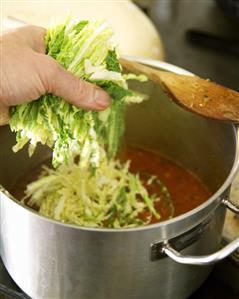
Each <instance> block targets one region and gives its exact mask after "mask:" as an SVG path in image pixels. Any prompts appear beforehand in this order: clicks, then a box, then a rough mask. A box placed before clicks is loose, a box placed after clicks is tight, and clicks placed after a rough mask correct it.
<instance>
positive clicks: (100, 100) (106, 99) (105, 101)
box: [94, 88, 111, 108]
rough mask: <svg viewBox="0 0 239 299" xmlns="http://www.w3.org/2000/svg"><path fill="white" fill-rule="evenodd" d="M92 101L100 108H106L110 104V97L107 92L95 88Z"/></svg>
mask: <svg viewBox="0 0 239 299" xmlns="http://www.w3.org/2000/svg"><path fill="white" fill-rule="evenodd" d="M94 101H95V102H96V105H97V106H99V107H100V108H106V107H108V106H109V105H110V102H111V99H110V96H109V95H108V93H106V92H105V91H103V90H101V89H98V88H96V89H95V94H94Z"/></svg>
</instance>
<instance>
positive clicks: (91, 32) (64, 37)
mask: <svg viewBox="0 0 239 299" xmlns="http://www.w3.org/2000/svg"><path fill="white" fill-rule="evenodd" d="M112 35H113V34H112V30H111V29H110V27H109V26H108V25H107V24H106V23H105V22H100V21H96V22H93V21H92V22H90V21H80V22H74V21H72V20H70V19H68V20H67V21H66V22H65V23H63V24H59V25H57V26H54V27H52V28H50V29H48V31H47V35H46V38H45V44H46V53H47V54H48V55H50V56H52V57H53V58H54V59H56V60H57V61H58V62H59V63H60V64H61V65H62V66H63V67H64V68H65V69H67V70H68V71H70V72H72V73H73V74H75V75H76V76H78V77H79V78H82V79H84V80H87V81H89V82H92V83H95V84H97V85H98V86H100V87H102V88H103V89H104V90H106V91H107V92H108V93H109V94H110V96H111V97H112V106H111V107H110V108H109V109H107V110H106V111H103V112H93V111H86V110H84V109H78V108H76V107H74V106H72V105H71V104H69V103H67V102H66V101H64V99H61V98H59V97H57V96H54V95H52V94H46V95H44V96H42V97H40V98H39V99H38V100H36V101H33V102H31V103H28V104H23V105H20V106H16V107H13V108H12V109H11V119H10V127H11V130H12V131H14V132H16V141H17V143H16V145H15V146H14V147H13V150H14V152H17V151H18V150H20V149H21V148H23V147H24V145H26V144H27V143H28V142H30V145H29V155H32V154H33V153H34V151H35V148H36V145H37V143H42V144H46V145H48V146H49V147H51V148H53V165H54V166H55V167H57V166H58V165H60V164H62V163H65V164H67V163H69V161H70V160H71V159H72V157H74V155H75V154H79V155H80V157H81V158H80V167H81V168H83V167H88V166H89V165H90V166H93V167H98V166H99V164H100V162H101V160H103V159H104V158H105V156H106V155H107V157H108V159H111V158H112V157H114V156H115V154H116V152H117V149H118V145H119V141H120V137H121V136H122V134H123V131H124V108H125V105H126V104H128V103H131V102H136V103H139V102H141V101H142V100H144V98H145V97H144V96H142V95H140V94H137V93H134V92H133V91H132V90H129V89H128V86H127V81H126V80H128V79H129V80H131V79H136V80H140V81H142V80H145V79H146V78H145V77H144V76H142V75H141V76H135V75H126V76H125V75H122V68H121V66H120V64H119V60H118V54H117V49H116V47H115V45H114V42H113V39H112Z"/></svg>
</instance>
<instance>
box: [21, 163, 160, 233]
mask: <svg viewBox="0 0 239 299" xmlns="http://www.w3.org/2000/svg"><path fill="white" fill-rule="evenodd" d="M153 180H154V178H152V179H151V180H150V181H148V184H149V185H150V184H152V182H153ZM157 200H160V198H159V197H157V196H150V197H149V195H148V192H147V190H146V189H145V187H144V186H143V184H142V182H141V181H140V178H139V176H138V175H135V174H132V173H131V172H130V171H129V162H127V163H125V164H121V163H120V162H119V161H114V160H112V161H109V162H108V161H107V160H105V161H104V162H103V163H102V164H101V166H100V167H99V168H97V169H95V172H94V174H92V172H91V171H90V170H89V169H81V168H79V167H78V165H76V164H75V163H72V164H70V165H61V166H59V167H58V168H57V169H49V168H46V167H45V170H44V171H43V173H42V175H41V177H40V178H39V179H38V180H37V181H35V182H33V183H31V184H29V185H28V186H27V189H26V198H25V200H24V201H25V202H26V203H27V205H29V206H31V207H36V208H37V209H38V210H39V212H40V214H42V215H45V216H48V217H50V218H53V219H56V220H60V221H62V222H65V223H71V224H76V225H81V226H88V227H108V228H120V227H133V226H138V225H144V224H148V223H150V221H151V218H152V216H155V217H156V218H157V219H159V218H160V215H159V213H158V212H157V211H156V210H155V208H154V203H155V201H157ZM145 211H146V212H147V217H146V218H143V219H142V217H141V218H140V214H141V213H143V212H145Z"/></svg>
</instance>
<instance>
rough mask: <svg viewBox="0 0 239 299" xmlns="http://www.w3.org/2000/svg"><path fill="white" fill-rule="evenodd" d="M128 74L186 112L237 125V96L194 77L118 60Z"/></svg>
mask: <svg viewBox="0 0 239 299" xmlns="http://www.w3.org/2000/svg"><path fill="white" fill-rule="evenodd" d="M120 63H121V65H122V66H123V67H124V68H125V69H126V70H128V71H130V72H133V73H136V74H144V75H146V76H147V77H148V79H149V80H151V81H153V82H155V83H157V84H160V85H161V87H162V88H163V90H164V91H165V92H166V93H167V94H168V96H169V97H170V98H171V99H172V100H173V101H174V102H176V103H177V104H179V105H180V106H182V107H183V108H186V109H187V110H189V111H191V112H194V113H197V114H200V115H203V116H206V117H209V118H213V119H217V120H223V121H229V122H233V123H239V93H238V92H236V91H234V90H232V89H229V88H226V87H223V86H221V85H218V84H216V83H213V82H211V81H209V80H205V79H202V78H200V77H198V76H190V75H189V76H187V75H178V74H175V73H171V72H166V71H159V70H157V69H153V68H151V67H148V66H145V65H143V64H139V63H136V62H134V61H129V60H125V59H120Z"/></svg>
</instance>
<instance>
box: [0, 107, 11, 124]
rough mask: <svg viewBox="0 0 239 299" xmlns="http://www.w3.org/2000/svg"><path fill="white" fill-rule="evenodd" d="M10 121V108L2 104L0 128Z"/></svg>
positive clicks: (0, 108)
mask: <svg viewBox="0 0 239 299" xmlns="http://www.w3.org/2000/svg"><path fill="white" fill-rule="evenodd" d="M8 121H9V109H8V107H6V106H4V105H2V104H1V103H0V126H4V125H6V124H7V123H8Z"/></svg>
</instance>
